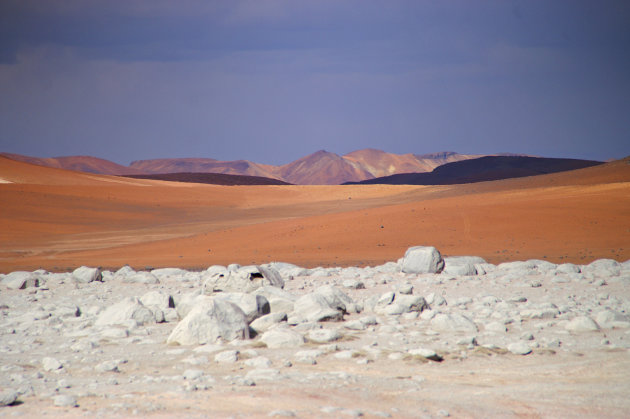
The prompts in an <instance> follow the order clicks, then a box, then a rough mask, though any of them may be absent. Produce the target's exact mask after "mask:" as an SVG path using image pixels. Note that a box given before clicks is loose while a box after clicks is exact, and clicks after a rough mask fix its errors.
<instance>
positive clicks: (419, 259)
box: [401, 246, 444, 274]
mask: <svg viewBox="0 0 630 419" xmlns="http://www.w3.org/2000/svg"><path fill="white" fill-rule="evenodd" d="M443 269H444V260H443V259H442V255H441V254H440V252H439V251H438V250H437V249H436V248H435V247H432V246H415V247H410V248H409V249H407V251H406V252H405V256H404V257H403V260H402V265H401V270H402V272H404V273H411V274H425V273H440V272H442V270H443Z"/></svg>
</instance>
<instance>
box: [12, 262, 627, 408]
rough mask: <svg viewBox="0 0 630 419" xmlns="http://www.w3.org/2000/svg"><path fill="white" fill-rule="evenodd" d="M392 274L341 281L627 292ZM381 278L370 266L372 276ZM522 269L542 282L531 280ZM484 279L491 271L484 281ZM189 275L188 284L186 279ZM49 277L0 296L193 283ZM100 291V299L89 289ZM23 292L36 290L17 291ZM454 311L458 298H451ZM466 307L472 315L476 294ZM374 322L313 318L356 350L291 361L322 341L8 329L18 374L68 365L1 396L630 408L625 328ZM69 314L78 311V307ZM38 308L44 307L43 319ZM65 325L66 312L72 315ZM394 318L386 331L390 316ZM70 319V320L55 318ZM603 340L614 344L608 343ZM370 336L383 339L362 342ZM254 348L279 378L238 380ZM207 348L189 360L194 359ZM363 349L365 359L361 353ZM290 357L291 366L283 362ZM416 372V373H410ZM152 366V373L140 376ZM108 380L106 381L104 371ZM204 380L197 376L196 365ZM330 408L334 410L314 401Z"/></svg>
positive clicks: (305, 283)
mask: <svg viewBox="0 0 630 419" xmlns="http://www.w3.org/2000/svg"><path fill="white" fill-rule="evenodd" d="M378 278H381V279H382V278H386V279H388V281H389V282H388V283H387V284H380V283H378V282H380V281H377V284H375V285H373V286H370V287H368V288H367V289H359V290H349V289H344V292H346V293H347V294H348V295H350V296H351V297H352V298H353V299H354V300H355V301H362V300H363V299H365V298H366V297H369V296H372V295H381V294H382V293H383V292H386V291H390V290H395V289H396V288H397V287H398V286H399V285H401V284H402V283H411V284H413V285H414V294H416V295H427V294H428V293H430V292H435V293H437V294H439V295H443V296H444V297H445V298H446V300H447V301H449V302H450V305H452V304H453V303H454V302H455V301H456V300H457V299H458V298H461V297H470V298H473V300H474V302H476V301H477V298H480V297H482V296H485V295H493V296H495V297H497V298H498V299H500V300H504V301H507V300H508V299H510V298H512V297H526V298H527V299H528V301H529V302H531V303H534V304H539V303H543V302H554V303H556V304H557V305H559V306H560V305H561V304H562V303H563V302H566V301H569V300H572V301H576V302H577V303H578V307H580V306H589V307H590V306H592V307H594V308H595V307H598V306H599V305H601V306H602V307H603V306H607V305H610V304H614V303H613V302H612V300H610V301H609V300H608V299H609V298H612V299H615V300H617V301H628V300H629V299H630V291H629V290H628V287H627V286H626V285H625V284H626V283H627V282H625V281H613V280H610V281H609V282H608V284H607V285H605V286H598V285H593V284H590V283H588V282H567V283H554V282H552V281H551V280H552V279H553V278H545V277H543V276H530V277H527V279H526V280H523V281H513V282H509V283H508V282H505V281H498V282H497V281H495V280H493V279H489V278H486V279H484V277H483V276H481V277H479V278H478V279H475V280H471V279H465V278H461V279H456V280H445V281H443V282H442V283H435V282H430V281H427V280H425V279H423V277H422V276H419V277H414V276H404V275H402V274H383V275H381V276H379V277H378ZM378 278H377V279H378ZM531 281H540V282H541V284H542V286H540V287H537V288H533V287H531V286H529V282H531ZM340 282H341V280H340V279H339V278H337V277H334V276H333V277H325V278H323V277H322V278H314V277H299V278H296V279H294V280H291V281H289V282H288V283H287V285H286V287H285V289H286V290H287V291H289V292H291V293H294V294H297V295H300V294H303V293H306V292H309V291H310V290H312V289H314V288H316V287H317V286H319V285H321V284H325V283H331V284H339V283H340ZM484 283H485V284H487V285H486V286H484ZM191 287H192V288H191ZM48 288H49V290H40V291H37V292H33V291H31V292H29V291H27V290H18V291H8V292H3V293H2V294H0V303H3V304H7V305H8V306H9V307H19V310H20V311H24V312H25V313H27V312H28V311H29V310H33V307H36V306H37V305H41V306H44V307H46V306H48V305H49V304H55V303H57V304H68V303H78V304H79V305H80V306H82V307H89V306H90V305H91V304H93V303H94V302H95V301H96V302H97V303H98V304H101V305H103V304H104V305H105V306H108V305H109V304H112V303H114V302H116V301H118V300H119V299H120V298H122V297H124V296H139V295H142V294H144V293H145V292H147V291H148V290H152V289H159V290H162V291H164V292H167V293H170V294H173V295H177V294H178V293H179V292H190V291H192V290H193V289H194V288H195V286H193V285H191V284H186V283H181V282H177V281H164V282H163V283H161V284H158V285H144V284H126V283H120V282H118V281H113V282H106V283H104V284H99V283H92V284H84V285H78V286H77V285H74V284H72V283H66V284H63V285H55V284H53V283H52V282H51V283H50V284H49V286H48ZM95 297H96V298H95ZM19 301H32V304H31V306H30V308H29V306H28V304H23V303H22V304H20V303H19ZM452 310H454V308H452ZM467 312H469V313H470V315H473V313H474V309H473V308H472V307H471V309H470V310H468V311H467ZM366 314H370V313H361V314H353V315H348V316H346V319H345V320H346V321H348V320H352V319H355V318H360V317H362V316H364V315H366ZM377 318H378V320H379V323H380V324H379V325H378V326H374V327H372V328H368V329H367V330H365V331H351V330H347V329H344V328H343V324H344V323H335V322H332V323H330V322H326V323H322V326H323V327H324V328H332V329H339V330H340V331H341V332H342V334H343V335H344V336H343V338H342V339H341V340H340V341H337V342H335V343H336V344H337V346H338V349H337V351H336V352H339V351H342V350H350V349H354V350H357V351H358V355H357V356H356V357H354V358H352V359H349V360H339V359H336V358H335V357H334V353H335V352H332V353H329V354H326V355H323V356H321V357H319V358H317V364H316V365H307V364H302V363H300V362H299V361H296V358H295V353H296V352H297V351H300V350H305V349H316V348H318V347H323V345H324V344H323V345H319V344H316V343H307V344H306V345H305V346H302V347H297V348H284V349H269V348H266V347H264V345H261V344H260V342H259V341H258V339H253V340H251V341H245V342H240V343H239V342H236V343H234V344H224V345H222V348H220V349H216V350H215V351H214V352H209V353H201V352H196V351H195V349H197V348H198V346H195V345H193V346H168V345H166V344H165V343H164V342H165V340H166V337H167V336H168V335H169V333H170V332H171V331H172V330H173V328H174V327H175V324H174V323H163V324H153V325H148V326H143V327H141V328H139V329H138V330H136V331H132V333H131V335H130V337H129V338H126V339H105V338H101V339H100V341H99V347H97V348H96V349H95V350H93V351H88V352H84V353H76V352H73V351H70V350H69V349H68V348H69V346H70V345H71V344H72V343H74V342H76V341H80V340H81V339H86V338H94V336H90V335H88V336H87V337H85V338H82V337H80V335H76V337H74V338H73V337H70V336H71V335H72V333H70V334H69V335H68V334H66V333H63V332H57V331H56V330H54V329H53V328H51V329H50V330H47V331H44V332H43V333H36V334H32V333H29V332H28V331H27V332H18V333H17V334H15V335H11V334H6V333H5V334H3V335H2V346H3V347H4V346H6V347H8V348H15V347H16V346H20V345H21V346H22V347H23V348H24V350H23V351H15V350H10V351H9V352H6V351H4V350H3V355H2V362H0V363H1V364H2V365H13V366H17V367H11V368H3V370H4V371H5V372H4V373H5V374H13V373H19V374H23V375H26V376H28V377H35V375H36V374H37V373H38V372H42V371H43V370H42V368H41V363H40V360H41V358H42V357H44V356H52V357H55V358H57V359H59V360H62V363H63V364H64V368H63V369H61V370H59V371H57V372H42V374H43V375H42V376H41V377H40V378H31V382H32V383H33V386H34V394H33V395H30V396H26V397H21V398H20V400H21V401H22V402H23V403H22V404H19V405H17V406H11V407H8V408H2V409H0V415H11V416H13V415H23V416H25V417H38V416H41V415H45V416H49V417H84V416H104V417H130V416H138V417H145V416H150V417H210V418H214V417H237V418H238V417H243V418H258V417H261V418H262V417H269V416H268V415H269V414H270V413H271V412H273V411H277V410H289V411H291V412H293V413H294V414H295V415H296V417H331V418H332V417H352V416H351V415H350V413H351V411H352V410H359V411H360V412H361V413H362V414H363V416H364V417H381V416H380V415H382V414H389V415H391V417H394V418H415V417H434V418H439V417H442V413H444V411H447V412H448V413H449V414H450V415H451V416H452V417H472V418H483V417H493V418H494V417H506V418H542V417H548V418H557V417H592V418H602V417H613V418H623V417H627V416H628V414H629V413H630V398H628V394H630V380H629V379H628V377H629V376H630V375H629V374H630V350H629V349H630V333H629V332H628V331H629V329H602V330H597V331H593V332H567V331H566V330H564V328H563V327H562V323H561V322H562V321H563V318H564V316H560V317H559V318H558V319H555V320H554V321H552V322H550V320H549V319H546V320H543V319H538V320H536V319H530V320H524V321H523V323H522V324H519V325H517V324H514V325H508V326H509V327H508V332H507V333H505V334H503V333H492V332H488V331H484V329H483V326H482V325H480V326H481V327H480V331H479V332H477V333H470V332H468V333H465V332H460V333H448V332H441V333H439V335H436V334H433V333H430V332H429V330H430V326H429V324H428V322H427V321H425V320H421V319H405V318H403V317H398V316H386V315H377ZM79 319H80V318H78V319H77V320H79ZM44 321H45V320H44ZM67 325H68V326H69V327H70V328H72V319H69V320H67ZM387 326H393V327H395V328H396V329H397V330H396V331H394V332H392V331H388V330H385V327H387ZM61 330H70V329H61ZM527 331H530V332H532V333H533V335H534V336H535V339H534V341H532V344H534V345H539V347H535V348H534V350H533V352H532V353H531V354H529V355H526V356H522V355H514V354H511V353H509V352H507V351H505V350H504V349H500V350H487V349H485V348H483V347H482V345H486V344H494V345H496V346H497V347H499V348H505V347H506V345H507V343H509V342H513V341H516V340H518V339H519V337H520V336H521V335H522V334H523V333H524V332H527ZM471 335H475V336H477V340H478V342H479V345H480V346H476V347H474V348H471V347H466V346H465V345H464V346H462V345H460V344H458V341H459V340H461V339H462V338H464V337H470V336H471ZM552 339H559V340H560V341H561V344H560V346H559V347H553V348H548V347H546V342H549V341H550V340H552ZM604 339H607V340H608V342H609V343H604V342H603V340H604ZM414 347H426V348H432V349H434V350H435V351H436V352H438V353H439V354H441V355H442V356H444V358H445V360H444V361H443V362H441V363H438V362H427V361H426V360H419V359H414V358H408V357H405V358H403V359H401V360H391V359H389V358H388V355H389V354H391V353H394V352H398V351H402V352H404V351H405V350H406V349H408V348H414ZM366 348H371V349H375V350H377V351H378V352H374V353H372V352H370V351H368V349H366ZM227 349H237V350H240V351H241V353H242V354H243V356H242V359H241V360H239V361H238V362H237V363H236V364H219V363H216V362H214V361H213V357H214V354H216V353H217V352H218V351H221V350H227ZM248 349H253V350H255V351H256V352H257V355H258V356H264V357H267V358H269V359H270V360H271V361H272V366H271V368H274V369H277V370H279V371H280V374H281V378H277V379H274V380H271V381H266V380H256V385H255V386H251V387H250V386H246V385H242V384H240V383H238V381H234V378H235V377H244V376H245V375H246V374H247V372H248V371H251V370H253V369H254V368H253V367H249V366H247V365H245V363H244V362H245V361H244V360H245V359H246V358H247V356H246V355H245V354H246V351H247V350H248ZM203 356H206V357H207V360H203V359H202V360H201V361H199V363H198V364H190V363H189V362H188V361H189V360H190V359H191V358H199V357H203ZM110 359H125V360H126V362H125V363H124V364H121V365H120V372H118V373H112V372H110V373H95V371H94V365H96V364H97V363H99V362H102V361H103V360H110ZM362 359H367V360H369V362H368V363H367V364H360V363H359V362H358V361H359V360H362ZM287 360H289V361H292V364H293V365H292V366H291V367H287V366H285V365H284V362H285V361H287ZM190 368H196V369H201V370H203V371H204V374H205V377H211V378H210V381H209V382H208V383H209V385H208V388H207V389H199V390H196V391H190V390H189V389H187V387H186V386H187V382H186V380H184V379H183V378H182V374H183V372H184V371H185V370H187V369H190ZM418 376H420V377H422V379H420V380H418V379H417V377H418ZM147 377H154V378H157V379H159V380H157V381H156V380H149V381H147V379H146V378H147ZM62 378H65V379H66V380H68V381H69V382H70V383H71V384H72V387H71V388H69V389H63V388H62V389H57V390H55V387H56V384H55V383H57V381H58V380H59V379H62ZM112 380H115V382H112ZM204 380H205V378H204ZM56 394H73V395H75V396H76V397H77V401H78V403H79V406H78V407H75V408H71V407H54V406H53V405H52V401H51V397H52V396H54V395H56ZM326 408H336V409H337V410H332V413H326V412H330V411H331V410H328V411H326V410H323V409H326Z"/></svg>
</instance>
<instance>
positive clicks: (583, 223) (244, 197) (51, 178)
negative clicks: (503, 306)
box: [0, 158, 630, 272]
mask: <svg viewBox="0 0 630 419" xmlns="http://www.w3.org/2000/svg"><path fill="white" fill-rule="evenodd" d="M0 200H1V202H2V205H1V207H0V272H7V271H11V270H16V269H36V268H45V269H49V270H61V269H69V268H73V267H76V266H78V265H82V264H86V265H93V266H103V267H110V268H114V267H119V266H121V265H124V264H130V265H132V266H134V267H136V268H143V267H145V266H148V265H150V266H154V267H158V266H181V267H188V268H204V267H206V266H208V265H211V264H215V263H219V264H227V263H231V262H238V263H241V264H250V263H262V262H267V261H271V260H281V261H286V262H293V263H297V264H300V265H303V266H316V265H350V264H352V265H368V264H369V265H374V264H380V263H383V262H385V261H390V260H396V259H397V258H399V257H401V256H402V254H403V253H404V251H405V249H406V248H407V247H409V246H412V245H418V244H430V245H434V246H436V247H438V248H439V249H440V250H441V251H442V253H444V254H446V255H465V254H472V255H479V256H482V257H484V258H486V259H487V260H488V261H490V262H495V263H496V262H501V261H505V260H515V259H521V260H523V259H529V258H539V259H543V258H545V259H547V260H549V261H552V262H574V263H586V262H589V261H591V260H594V259H597V258H604V257H606V258H614V259H617V260H627V259H630V161H629V160H628V159H626V160H623V161H617V162H613V163H609V164H605V165H602V166H596V167H591V168H587V169H582V170H577V171H573V172H566V173H558V174H553V175H546V176H537V177H531V178H521V179H510V180H505V181H498V182H484V183H478V184H469V185H455V186H387V185H360V186H212V185H197V184H182V183H175V182H161V181H152V180H140V179H126V178H118V177H113V176H101V175H91V174H85V173H77V172H70V171H65V170H60V169H52V168H46V167H40V166H33V165H30V164H27V163H22V162H16V161H12V160H8V159H4V158H0Z"/></svg>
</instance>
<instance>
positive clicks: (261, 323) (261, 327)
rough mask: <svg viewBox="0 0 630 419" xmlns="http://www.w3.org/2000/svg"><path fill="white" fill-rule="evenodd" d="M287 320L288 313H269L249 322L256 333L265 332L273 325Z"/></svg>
mask: <svg viewBox="0 0 630 419" xmlns="http://www.w3.org/2000/svg"><path fill="white" fill-rule="evenodd" d="M286 320H287V314H286V313H269V314H267V315H264V316H262V317H259V318H257V319H256V320H254V321H253V322H251V323H250V324H249V327H250V328H251V329H253V330H254V331H255V332H256V333H263V332H264V331H266V330H267V329H269V328H270V327H271V326H273V325H276V324H278V323H281V322H283V321H286Z"/></svg>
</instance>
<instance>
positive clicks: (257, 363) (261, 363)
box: [245, 356, 271, 368]
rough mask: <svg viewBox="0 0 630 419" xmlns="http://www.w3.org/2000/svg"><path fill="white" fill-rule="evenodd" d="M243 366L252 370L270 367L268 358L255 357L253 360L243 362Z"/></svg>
mask: <svg viewBox="0 0 630 419" xmlns="http://www.w3.org/2000/svg"><path fill="white" fill-rule="evenodd" d="M245 365H247V366H248V367H253V368H269V367H271V361H270V360H269V358H265V357H264V356H257V357H255V358H250V359H247V360H245Z"/></svg>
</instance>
